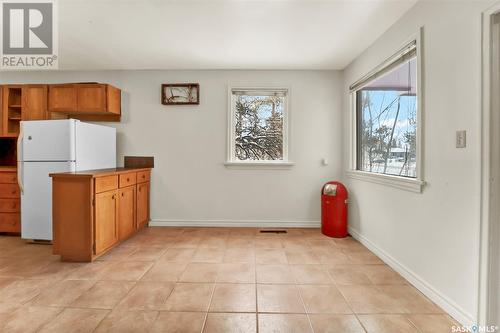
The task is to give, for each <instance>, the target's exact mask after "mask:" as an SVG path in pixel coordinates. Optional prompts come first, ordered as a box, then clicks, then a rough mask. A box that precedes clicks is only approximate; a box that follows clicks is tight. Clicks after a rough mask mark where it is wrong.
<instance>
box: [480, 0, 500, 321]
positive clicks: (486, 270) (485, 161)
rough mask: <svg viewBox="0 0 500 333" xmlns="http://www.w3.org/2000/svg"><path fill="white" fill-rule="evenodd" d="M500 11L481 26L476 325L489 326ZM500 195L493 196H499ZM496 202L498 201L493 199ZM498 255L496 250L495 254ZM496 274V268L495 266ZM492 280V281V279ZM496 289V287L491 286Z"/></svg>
mask: <svg viewBox="0 0 500 333" xmlns="http://www.w3.org/2000/svg"><path fill="white" fill-rule="evenodd" d="M499 12H500V2H498V3H496V4H494V5H493V6H491V7H490V8H488V9H487V10H486V11H484V12H483V17H482V23H483V29H482V89H481V91H482V112H481V113H482V114H481V118H482V122H481V124H482V137H481V141H482V143H481V164H482V166H481V231H480V232H481V234H480V267H479V291H478V292H479V297H478V314H477V318H478V324H479V325H490V324H491V323H492V320H493V318H494V317H493V316H494V313H495V314H496V313H498V311H497V309H496V306H495V302H494V300H493V298H491V297H490V294H491V292H493V288H496V286H497V285H498V282H497V281H496V279H495V278H494V277H495V276H496V275H497V274H496V272H493V271H492V268H493V269H495V267H496V266H494V265H492V263H493V262H494V261H495V260H498V254H497V253H493V252H492V251H491V244H492V242H498V241H500V240H498V237H497V236H498V231H497V232H491V231H492V230H496V228H494V225H493V223H498V222H497V221H499V219H500V214H499V213H498V212H496V211H494V210H492V208H494V207H496V206H498V203H496V205H495V203H491V202H490V201H491V194H492V192H491V191H492V189H493V188H494V187H493V186H492V179H497V181H499V180H500V178H499V176H500V170H494V169H493V168H492V167H491V163H492V161H493V160H494V159H495V158H498V156H496V154H500V152H495V151H494V149H492V144H491V139H492V137H493V135H494V134H495V131H498V132H500V124H494V123H493V122H491V121H490V120H491V119H492V116H493V110H492V106H491V99H490V98H491V70H492V66H491V32H492V29H491V19H492V17H493V15H495V14H497V13H499ZM493 154H495V155H493ZM499 194H500V193H496V195H499ZM495 200H497V199H495ZM496 252H497V251H496ZM496 269H497V271H498V267H496ZM492 277H493V278H492ZM494 286H495V287H494Z"/></svg>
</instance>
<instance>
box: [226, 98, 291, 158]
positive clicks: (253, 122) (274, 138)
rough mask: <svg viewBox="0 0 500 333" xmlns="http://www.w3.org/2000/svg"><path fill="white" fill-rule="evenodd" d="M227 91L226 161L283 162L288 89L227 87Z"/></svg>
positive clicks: (285, 147)
mask: <svg viewBox="0 0 500 333" xmlns="http://www.w3.org/2000/svg"><path fill="white" fill-rule="evenodd" d="M230 92H231V103H230V105H231V106H230V119H229V126H230V128H229V130H230V133H229V140H230V142H229V145H228V146H229V152H228V155H229V158H228V162H235V163H245V162H247V163H270V164H271V163H280V162H287V161H288V144H287V143H288V119H287V117H288V114H287V102H288V101H287V99H288V90H287V89H231V91H230Z"/></svg>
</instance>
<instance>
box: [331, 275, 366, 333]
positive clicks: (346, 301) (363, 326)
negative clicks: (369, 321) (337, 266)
mask: <svg viewBox="0 0 500 333" xmlns="http://www.w3.org/2000/svg"><path fill="white" fill-rule="evenodd" d="M327 274H328V275H329V276H330V278H331V279H332V280H333V284H334V285H335V287H336V288H337V291H338V292H339V293H340V295H342V298H343V299H344V302H345V303H346V304H347V306H348V307H349V309H350V310H351V312H352V314H353V315H354V318H356V320H357V321H358V323H359V324H360V325H361V328H362V329H363V330H364V331H365V332H366V333H368V330H367V329H366V327H365V325H363V323H362V322H361V320H360V319H359V317H358V314H357V313H356V312H355V311H354V309H353V308H352V306H351V303H350V302H349V301H348V300H347V298H346V297H345V295H344V293H343V292H342V290H340V288H339V284H338V283H337V280H335V279H334V277H333V276H332V275H331V274H330V272H329V271H328V270H327Z"/></svg>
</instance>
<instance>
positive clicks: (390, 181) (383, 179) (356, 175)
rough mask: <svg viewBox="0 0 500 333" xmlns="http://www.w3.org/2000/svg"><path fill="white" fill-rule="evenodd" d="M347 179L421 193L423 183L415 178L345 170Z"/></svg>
mask: <svg viewBox="0 0 500 333" xmlns="http://www.w3.org/2000/svg"><path fill="white" fill-rule="evenodd" d="M346 174H347V177H349V178H352V179H358V180H363V181H367V182H371V183H376V184H381V185H386V186H391V187H394V188H397V189H400V190H405V191H410V192H415V193H421V192H422V188H423V187H424V185H425V182H424V181H423V180H420V179H415V178H405V177H399V176H392V175H384V174H378V173H373V172H365V171H359V170H347V171H346Z"/></svg>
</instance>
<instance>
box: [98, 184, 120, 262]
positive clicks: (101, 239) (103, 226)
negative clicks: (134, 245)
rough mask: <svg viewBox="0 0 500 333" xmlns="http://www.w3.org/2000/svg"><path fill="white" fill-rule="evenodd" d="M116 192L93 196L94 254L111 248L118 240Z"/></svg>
mask: <svg viewBox="0 0 500 333" xmlns="http://www.w3.org/2000/svg"><path fill="white" fill-rule="evenodd" d="M116 193H117V191H108V192H103V193H98V194H96V195H95V254H96V255H97V254H100V253H101V252H102V251H104V250H106V249H108V248H110V247H111V246H113V245H114V244H115V243H116V242H117V240H118V233H117V225H116V215H117V214H116V211H117V204H116V202H117V200H116Z"/></svg>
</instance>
